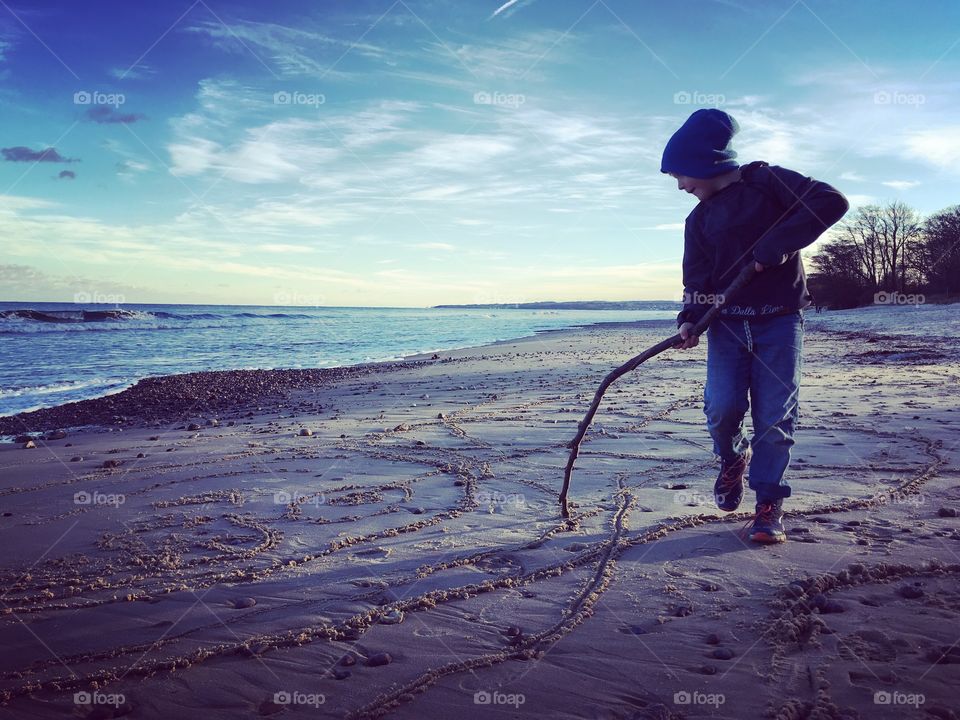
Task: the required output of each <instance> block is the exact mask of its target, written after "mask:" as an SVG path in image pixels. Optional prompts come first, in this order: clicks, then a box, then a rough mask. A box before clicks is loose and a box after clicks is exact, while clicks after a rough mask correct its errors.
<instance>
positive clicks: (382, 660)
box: [367, 652, 393, 667]
mask: <svg viewBox="0 0 960 720" xmlns="http://www.w3.org/2000/svg"><path fill="white" fill-rule="evenodd" d="M392 662H393V655H391V654H390V653H385V652H382V653H376V654H374V655H371V656H370V657H368V658H367V665H369V666H370V667H379V666H381V665H389V664H390V663H392Z"/></svg>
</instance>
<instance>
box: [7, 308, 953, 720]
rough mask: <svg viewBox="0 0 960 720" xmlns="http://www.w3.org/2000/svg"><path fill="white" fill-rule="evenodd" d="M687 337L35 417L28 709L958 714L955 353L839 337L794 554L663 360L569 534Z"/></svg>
mask: <svg viewBox="0 0 960 720" xmlns="http://www.w3.org/2000/svg"><path fill="white" fill-rule="evenodd" d="M672 333H673V327H672V325H671V324H669V323H646V324H638V325H637V326H623V325H610V326H595V327H589V328H582V329H575V330H569V331H561V332H551V333H545V334H542V335H539V336H537V337H534V338H526V339H523V340H520V341H513V342H506V343H498V344H496V345H493V346H486V347H482V348H474V349H467V350H460V351H454V352H445V353H439V354H438V356H437V357H436V358H434V357H431V356H423V357H415V358H409V359H407V362H404V363H392V364H384V365H377V366H366V367H364V368H360V369H355V370H351V371H349V372H348V371H340V372H320V373H317V374H315V375H309V374H294V375H287V376H284V375H280V374H277V373H283V372H285V371H277V373H266V374H264V375H253V376H242V375H234V376H231V375H230V374H229V373H228V374H225V375H222V376H217V377H215V376H213V375H211V376H209V377H207V378H204V376H203V375H200V376H193V377H191V379H190V380H189V381H186V380H183V381H179V380H176V379H171V380H167V381H166V384H165V385H163V392H161V393H160V394H159V395H157V394H156V392H157V387H156V384H155V383H154V384H150V383H148V384H147V386H148V387H152V388H153V392H154V393H155V399H156V404H155V405H151V404H150V403H149V402H147V401H146V400H145V399H144V398H146V397H147V396H146V395H143V394H142V395H140V396H138V395H137V392H143V391H142V389H141V391H137V392H134V391H127V393H129V394H128V395H123V394H121V395H123V397H121V396H120V395H118V396H113V398H114V400H113V401H112V402H113V403H116V404H117V405H116V407H121V406H122V408H123V410H122V412H120V411H115V409H114V410H113V411H111V408H112V406H111V407H107V406H105V405H103V404H102V403H101V404H100V405H97V404H96V403H97V402H99V401H94V404H93V405H90V406H86V407H81V408H79V409H78V408H71V409H69V410H66V411H65V410H63V409H60V410H57V411H44V412H46V414H45V415H44V414H42V413H41V414H38V415H36V416H33V417H32V418H19V419H17V420H15V421H9V420H8V421H7V422H6V423H5V424H4V425H3V432H11V431H17V432H22V431H24V430H26V429H30V430H33V431H40V430H43V431H47V433H48V434H47V435H44V436H38V437H37V438H36V439H35V440H34V441H33V442H34V444H35V445H36V446H37V447H35V448H32V449H26V448H24V447H23V445H24V444H25V441H23V442H21V443H6V444H4V445H3V446H2V447H0V496H2V502H0V505H2V517H0V542H3V546H4V553H3V562H2V569H0V572H2V578H3V588H4V593H3V597H2V604H0V608H2V610H3V618H2V622H3V650H4V652H3V653H2V660H0V662H2V665H3V667H2V682H0V692H2V694H3V695H2V698H3V701H4V705H3V706H2V712H3V714H4V715H5V716H6V717H14V718H20V717H23V718H26V717H36V718H63V717H119V716H129V717H132V718H133V717H143V718H154V717H157V718H159V717H197V716H201V715H202V716H203V717H205V718H209V719H211V720H212V719H213V718H235V717H265V716H272V715H276V714H286V713H294V714H300V715H302V716H307V715H308V714H309V715H310V716H312V717H350V718H375V717H390V718H411V719H412V718H423V717H451V716H453V717H458V718H488V717H494V718H508V717H510V718H512V717H517V718H519V717H551V718H553V717H555V718H680V717H686V718H695V717H725V718H746V717H764V716H767V717H775V718H841V717H845V718H850V717H871V718H873V717H877V718H903V717H939V718H950V717H956V716H957V714H958V713H960V701H958V699H957V696H956V690H955V688H956V687H957V686H958V685H960V622H958V617H960V542H958V541H960V524H958V522H960V521H958V519H957V517H956V510H957V509H958V508H960V474H958V470H957V460H958V454H960V453H958V441H960V433H958V429H960V427H958V424H960V410H958V407H957V401H956V389H955V388H956V387H957V386H958V380H960V363H958V361H957V358H956V357H954V356H952V355H951V353H949V352H944V351H942V348H941V349H940V350H937V349H935V348H931V347H930V346H928V345H926V344H924V343H919V342H911V341H909V340H905V339H903V338H893V337H884V336H879V335H869V336H865V335H864V334H862V333H857V334H854V333H841V332H828V331H824V330H819V331H818V330H816V329H813V330H810V331H809V332H808V333H807V337H806V347H805V352H804V387H803V391H802V396H801V398H802V409H801V427H800V429H799V431H798V433H797V446H796V448H795V450H794V455H793V459H792V462H791V468H790V471H789V478H790V481H791V484H792V486H793V489H794V496H793V497H792V498H791V499H790V500H789V501H788V505H787V509H788V510H789V513H788V517H787V520H786V522H787V527H788V535H789V538H790V540H789V542H787V543H785V544H783V545H779V546H773V547H765V546H755V545H752V544H750V543H749V542H747V541H746V540H745V538H744V537H743V536H742V535H741V534H740V532H739V531H740V529H741V526H742V525H743V523H744V522H746V521H747V520H748V519H749V517H750V514H751V513H749V512H746V510H747V509H748V505H749V499H750V498H749V496H748V499H747V500H748V502H747V503H745V505H744V506H743V508H742V510H743V511H741V512H737V513H734V514H731V515H723V514H721V513H719V511H717V510H716V509H715V507H714V506H713V505H712V498H711V487H712V482H713V478H714V476H715V474H716V472H717V468H718V466H717V463H716V461H715V459H714V458H713V456H712V453H711V452H710V442H709V438H708V436H707V434H706V429H705V427H704V423H703V416H702V401H701V398H702V391H703V385H702V381H703V376H704V360H705V351H704V348H703V346H702V345H701V347H699V348H697V349H695V350H693V351H688V352H686V353H680V352H668V353H666V354H664V355H662V356H660V357H658V358H656V359H654V360H652V361H650V362H649V363H647V364H645V365H643V366H641V367H640V368H639V370H637V371H636V372H634V373H631V374H630V375H628V376H626V377H624V378H622V379H621V380H620V381H618V382H617V383H616V384H615V385H614V386H613V387H612V388H611V389H610V390H609V391H608V393H607V396H606V398H605V400H604V402H603V404H602V405H601V408H600V411H599V413H598V415H597V418H596V420H595V422H594V425H593V426H592V428H591V431H590V432H589V433H588V435H587V437H586V438H585V440H584V442H583V445H582V447H581V454H580V458H579V460H578V461H577V466H576V471H575V473H574V477H573V484H572V489H571V496H570V497H571V501H572V509H573V518H572V521H571V522H569V523H568V522H566V521H564V520H563V519H562V518H561V517H560V515H559V506H558V505H557V493H558V491H559V489H560V483H561V480H562V475H563V466H564V464H565V462H566V459H567V452H568V451H567V448H566V444H567V443H568V442H569V441H570V439H571V438H572V437H573V436H574V434H575V431H576V427H577V423H578V422H579V421H580V419H581V418H582V417H583V414H584V413H585V412H586V409H587V407H588V406H589V403H590V400H591V399H592V396H593V392H594V390H595V389H596V386H597V384H598V383H599V381H600V380H601V379H602V377H603V376H604V375H605V374H606V373H607V372H609V370H611V369H612V368H613V367H615V366H616V365H618V364H620V363H621V362H623V361H624V360H626V359H627V358H629V357H630V356H632V355H634V354H636V353H639V352H640V351H641V350H643V349H645V348H646V347H648V346H649V345H652V344H654V343H655V342H657V341H659V340H661V339H663V338H664V337H667V336H669V335H671V334H672ZM921 334H922V333H921ZM286 372H292V373H297V372H298V371H286ZM299 372H301V373H309V372H310V371H299ZM257 383H261V384H260V385H258V384H257ZM231 388H233V389H231ZM237 388H239V389H237ZM164 392H166V393H167V395H164V394H163V393H164ZM168 396H169V397H170V398H171V400H170V402H169V403H165V402H164V397H168ZM174 397H176V400H174V399H173V398H174ZM151 408H152V409H151ZM57 412H59V413H61V414H60V415H57V414H56V413H57ZM97 413H101V414H97ZM85 417H86V418H87V419H88V420H89V421H91V422H94V421H95V422H98V423H101V424H99V425H95V426H91V427H88V428H85V429H70V428H68V429H67V432H66V436H65V437H60V436H59V435H58V434H54V435H50V434H49V431H53V430H56V429H58V428H59V427H63V426H64V425H65V424H68V422H78V421H81V420H83V419H84V418H85ZM25 421H26V424H24V422H25ZM748 423H749V420H748ZM46 438H49V439H46ZM54 438H55V439H54ZM749 509H750V510H751V511H752V506H750V508H749ZM78 693H79V695H78Z"/></svg>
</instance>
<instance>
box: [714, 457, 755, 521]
mask: <svg viewBox="0 0 960 720" xmlns="http://www.w3.org/2000/svg"><path fill="white" fill-rule="evenodd" d="M751 455H753V450H751V449H750V448H749V447H748V448H747V451H746V452H745V453H744V454H743V455H741V456H740V457H738V458H737V459H736V460H734V461H733V462H732V463H728V462H724V463H723V464H722V465H721V466H720V474H719V475H717V481H716V482H715V483H714V484H713V499H714V500H716V502H717V507H718V508H720V509H721V510H724V511H726V512H733V511H734V510H736V509H737V508H738V507H740V501H741V500H742V499H743V474H744V473H745V472H746V471H747V465H749V464H750V456H751Z"/></svg>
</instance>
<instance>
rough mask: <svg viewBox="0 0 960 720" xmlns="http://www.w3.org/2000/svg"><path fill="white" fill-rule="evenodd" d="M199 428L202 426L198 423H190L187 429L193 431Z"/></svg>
mask: <svg viewBox="0 0 960 720" xmlns="http://www.w3.org/2000/svg"><path fill="white" fill-rule="evenodd" d="M199 429H200V426H199V425H197V424H196V423H190V424H189V425H187V430H189V431H190V432H193V431H195V430H199Z"/></svg>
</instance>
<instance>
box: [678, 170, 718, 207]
mask: <svg viewBox="0 0 960 720" xmlns="http://www.w3.org/2000/svg"><path fill="white" fill-rule="evenodd" d="M670 177H672V178H674V179H675V180H676V181H677V189H678V190H683V191H684V192H688V193H690V194H691V195H693V196H695V197H696V198H697V200H700V201H701V202H702V201H704V200H706V199H707V198H708V197H710V196H711V195H713V193H714V192H716V188H715V183H714V182H713V178H694V177H690V176H689V175H676V174H675V173H670Z"/></svg>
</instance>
